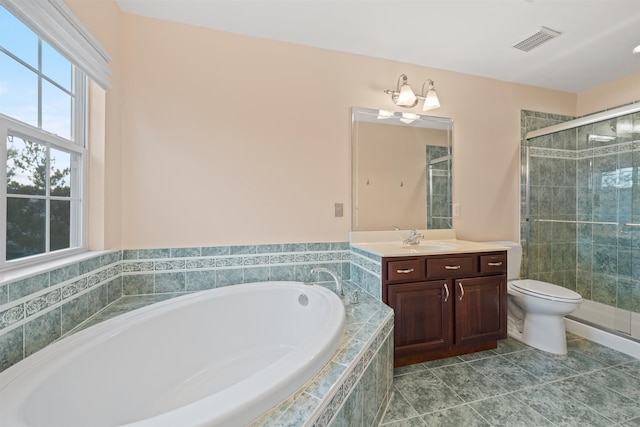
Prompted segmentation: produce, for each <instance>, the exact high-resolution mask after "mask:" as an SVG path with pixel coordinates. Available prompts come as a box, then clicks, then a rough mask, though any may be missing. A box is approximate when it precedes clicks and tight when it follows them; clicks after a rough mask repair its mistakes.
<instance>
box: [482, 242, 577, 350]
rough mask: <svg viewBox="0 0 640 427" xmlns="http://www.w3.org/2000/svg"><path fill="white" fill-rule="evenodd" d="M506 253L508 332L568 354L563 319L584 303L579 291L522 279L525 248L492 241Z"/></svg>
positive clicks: (521, 338)
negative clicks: (522, 261)
mask: <svg viewBox="0 0 640 427" xmlns="http://www.w3.org/2000/svg"><path fill="white" fill-rule="evenodd" d="M490 243H493V244H496V245H500V246H506V247H508V248H509V251H508V252H507V333H508V335H509V336H511V337H513V338H516V339H517V340H520V341H522V342H524V343H525V344H527V345H530V346H531V347H535V348H537V349H540V350H543V351H546V352H549V353H554V354H567V338H566V334H565V327H564V316H566V315H567V314H570V313H573V312H574V311H576V310H577V309H578V308H579V307H580V304H581V303H582V297H581V296H580V294H578V293H577V292H574V291H572V290H570V289H567V288H563V287H561V286H558V285H554V284H551V283H547V282H541V281H538V280H529V279H522V280H519V277H520V263H521V260H522V246H520V244H519V243H515V242H490Z"/></svg>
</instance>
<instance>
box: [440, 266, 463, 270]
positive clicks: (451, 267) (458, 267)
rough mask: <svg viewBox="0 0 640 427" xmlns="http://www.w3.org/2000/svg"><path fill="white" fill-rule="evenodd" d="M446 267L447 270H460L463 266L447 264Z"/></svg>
mask: <svg viewBox="0 0 640 427" xmlns="http://www.w3.org/2000/svg"><path fill="white" fill-rule="evenodd" d="M444 268H445V269H446V270H460V268H461V266H459V265H445V266H444Z"/></svg>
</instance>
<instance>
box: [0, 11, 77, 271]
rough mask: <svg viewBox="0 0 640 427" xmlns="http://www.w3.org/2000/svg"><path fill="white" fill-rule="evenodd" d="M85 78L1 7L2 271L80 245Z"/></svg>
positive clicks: (58, 253)
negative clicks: (3, 242) (3, 172)
mask: <svg viewBox="0 0 640 427" xmlns="http://www.w3.org/2000/svg"><path fill="white" fill-rule="evenodd" d="M85 106H86V77H85V74H84V73H83V72H82V71H81V70H80V69H79V68H77V67H76V66H75V65H74V64H73V63H72V62H70V61H69V60H67V59H66V58H65V57H64V56H63V55H61V54H60V53H59V52H58V51H57V50H56V49H54V48H52V47H51V46H50V45H49V44H48V43H47V42H46V41H45V40H43V39H42V38H40V37H39V36H38V34H36V33H35V32H34V31H32V30H31V29H30V28H29V27H27V26H26V25H25V24H24V23H22V22H21V21H20V20H19V19H18V18H16V17H15V16H14V15H13V14H12V13H10V12H9V11H8V10H7V9H5V8H4V7H2V6H0V138H1V141H5V143H4V144H0V147H1V148H0V160H1V161H2V162H4V163H5V170H6V173H5V174H4V175H2V178H1V179H0V188H2V206H1V210H0V219H1V220H2V228H0V234H2V235H3V237H4V241H5V245H2V247H1V248H0V268H6V267H9V266H12V265H15V264H22V263H25V262H30V261H37V260H41V259H43V258H48V257H53V256H58V255H62V254H67V253H69V252H75V251H79V250H83V249H84V248H85V247H86V245H85V238H84V235H85V233H84V223H85V221H84V216H85V215H84V212H85V210H86V209H85V205H86V203H85V200H86V197H85V194H84V188H85V187H86V185H85V176H86V174H85V170H86V165H85V163H86V157H87V156H86V147H85V124H86V123H85V122H86V114H85Z"/></svg>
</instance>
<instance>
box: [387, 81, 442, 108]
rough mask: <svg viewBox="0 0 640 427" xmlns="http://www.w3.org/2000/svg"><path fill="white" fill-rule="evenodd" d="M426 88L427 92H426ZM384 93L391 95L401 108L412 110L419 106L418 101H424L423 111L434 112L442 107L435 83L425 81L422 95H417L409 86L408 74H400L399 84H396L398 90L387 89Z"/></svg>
mask: <svg viewBox="0 0 640 427" xmlns="http://www.w3.org/2000/svg"><path fill="white" fill-rule="evenodd" d="M427 85H428V86H427ZM425 86H427V90H426V92H425ZM384 93H386V94H389V95H391V100H392V101H393V102H394V103H395V104H396V105H399V106H400V107H405V108H411V107H415V106H416V105H418V100H420V99H423V100H424V103H423V105H422V111H428V110H434V109H436V108H439V107H440V101H439V100H438V95H437V94H436V89H435V87H434V82H433V80H431V79H427V80H425V82H424V83H423V84H422V92H421V94H420V95H416V94H415V92H414V91H413V89H411V86H410V85H409V79H408V78H407V75H406V74H400V77H398V82H397V84H396V90H390V89H387V90H385V91H384Z"/></svg>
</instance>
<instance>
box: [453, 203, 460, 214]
mask: <svg viewBox="0 0 640 427" xmlns="http://www.w3.org/2000/svg"><path fill="white" fill-rule="evenodd" d="M451 210H452V212H451V214H452V215H453V216H460V203H454V204H453V205H452V209H451Z"/></svg>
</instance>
